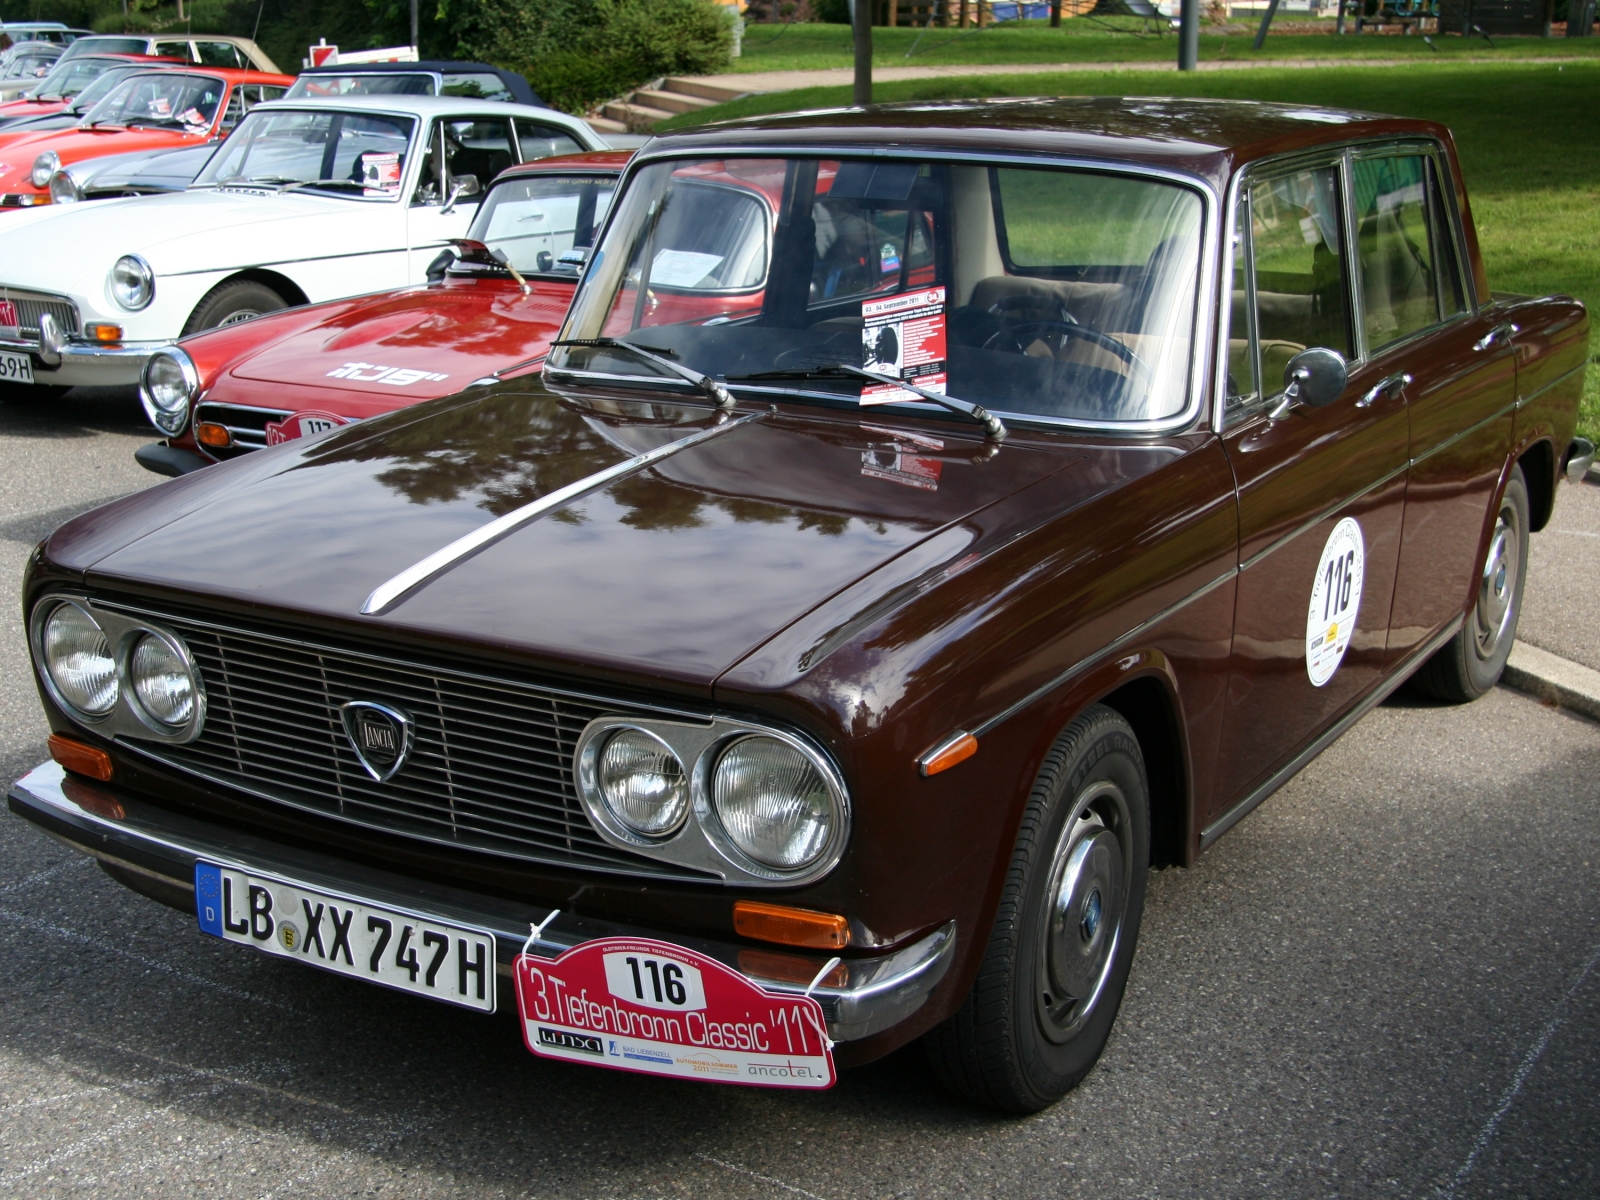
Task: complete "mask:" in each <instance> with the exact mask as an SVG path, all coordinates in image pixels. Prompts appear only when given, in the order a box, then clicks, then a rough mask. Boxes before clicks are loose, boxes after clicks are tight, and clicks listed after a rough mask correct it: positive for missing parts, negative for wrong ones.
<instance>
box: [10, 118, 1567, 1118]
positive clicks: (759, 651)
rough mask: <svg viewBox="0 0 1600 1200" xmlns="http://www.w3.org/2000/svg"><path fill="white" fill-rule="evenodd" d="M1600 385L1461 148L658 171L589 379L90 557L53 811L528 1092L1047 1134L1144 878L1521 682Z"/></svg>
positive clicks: (213, 506)
mask: <svg viewBox="0 0 1600 1200" xmlns="http://www.w3.org/2000/svg"><path fill="white" fill-rule="evenodd" d="M531 232H536V231H531ZM563 343H564V344H563ZM1587 344H1588V318H1587V316H1586V314H1585V312H1584V310H1583V307H1582V306H1581V305H1580V304H1578V303H1577V302H1576V301H1574V300H1572V299H1570V298H1568V297H1561V296H1557V297H1547V298H1544V299H1533V298H1528V297H1521V296H1507V295H1502V294H1499V293H1494V292H1491V291H1490V288H1489V281H1488V279H1487V278H1486V277H1485V274H1484V270H1483V266H1482V262H1481V259H1480V256H1479V252H1478V244H1477V239H1476V235H1475V233H1474V230H1473V223H1472V215H1471V211H1470V208H1469V206H1468V204H1467V197H1466V192H1465V189H1464V185H1463V182H1462V178H1461V173H1460V169H1459V167H1458V165H1457V162H1456V157H1455V152H1454V148H1453V145H1452V142H1451V139H1450V135H1449V132H1448V131H1447V130H1446V129H1444V128H1442V127H1440V126H1437V125H1432V124H1428V123H1424V122H1419V121H1411V120H1397V119H1391V118H1385V117H1377V116H1370V115H1364V114H1359V113H1349V112H1336V111H1327V110H1320V109H1306V108H1294V107H1284V106H1274V105H1264V104H1245V103H1228V102H1206V101H1172V100H1151V99H1082V100H1017V101H1006V102H993V103H948V104H923V105H908V106H899V107H886V108H879V109H868V110H865V111H854V110H852V111H846V112H834V113H824V114H800V115H798V116H793V117H784V118H773V119H767V120H757V121H750V122H744V123H737V124H729V125H720V126H710V127H706V128H704V129H701V130H699V131H696V132H691V133H686V134H681V135H674V136H671V137H665V138H661V139H658V140H657V141H655V142H653V143H652V144H651V145H650V146H649V147H648V148H646V149H645V150H644V151H642V152H641V153H640V154H639V156H638V157H637V158H636V159H635V160H634V161H633V163H632V165H631V166H630V168H629V170H628V173H627V175H626V176H625V179H624V183H623V184H622V187H621V190H620V191H619V193H618V198H617V200H616V202H615V204H614V206H613V209H612V212H611V215H610V217H609V219H608V225H607V227H606V230H605V232H604V234H603V235H602V237H601V239H600V241H599V244H598V248H597V250H596V252H595V253H594V255H593V256H592V259H591V261H590V263H589V265H588V267H587V272H586V275H585V277H584V280H583V283H582V284H581V286H580V288H579V290H578V293H577V295H576V297H575V299H574V302H573V306H572V308H571V310H570V312H569V314H568V316H567V321H566V325H565V328H564V330H563V333H562V342H558V343H557V346H556V349H555V350H554V351H553V353H552V354H551V356H550V359H549V362H548V364H547V366H546V368H545V370H544V374H543V378H542V380H532V379H518V380H514V381H510V382H505V383H496V384H486V385H485V386H480V387H474V388H471V389H469V390H468V391H466V392H463V393H461V394H459V395H456V396H451V397H447V398H444V399H440V400H436V401H430V402H428V403H426V404H422V405H418V406H416V407H413V408H408V409H405V410H402V411H400V412H396V413H392V414H389V415H387V416H382V417H376V418H373V419H371V420H368V421H364V422H360V423H358V424H354V425H350V426H347V427H344V428H341V429H337V430H334V431H332V432H331V433H329V434H327V435H325V436H321V437H315V438H311V439H307V440H301V441H297V442H294V443H291V444H289V445H285V446H282V447H279V448H276V449H273V450H268V451H264V452H261V453H258V454H254V455H251V456H249V457H248V458H245V459H241V460H238V461H235V462H231V463H227V464H224V465H222V466H219V467H214V468H212V469H210V470H208V471H204V472H200V473H197V474H195V475H190V476H187V477H184V478H182V479H178V480H174V481H172V482H169V483H166V484H164V485H162V486H159V487H156V488H152V489H151V490H149V491H146V492H142V493H140V494H138V495H135V496H131V497H128V498H126V499H124V500H120V501H117V502H116V503H114V504H111V505H108V506H106V507H104V508H101V509H99V510H97V511H95V512H92V513H89V514H87V515H85V516H82V517H79V518H78V519H76V520H74V521H72V522H70V523H68V524H67V525H65V526H63V527H62V528H61V529H59V530H57V531H56V532H55V533H54V534H53V535H51V537H49V538H48V539H46V541H45V542H44V543H43V544H42V545H41V546H40V547H39V549H38V551H37V552H36V553H35V555H34V557H33V560H32V562H31V565H30V569H29V572H28V577H27V582H26V585H25V595H24V605H25V610H26V618H27V621H28V626H29V630H30V636H31V643H30V644H31V648H32V652H33V655H34V658H35V662H36V664H37V668H38V679H39V684H40V690H41V695H42V697H43V701H44V705H45V708H46V710H47V712H48V715H49V719H50V723H51V726H52V728H53V729H54V730H55V734H54V736H53V737H52V739H51V750H52V755H53V757H54V762H51V763H48V764H45V765H43V766H41V767H39V768H37V769H36V770H35V771H33V772H32V773H31V774H29V775H28V776H27V777H26V778H24V779H23V780H21V781H20V782H19V783H18V784H16V786H15V787H14V788H13V789H12V792H11V808H12V810H13V811H14V812H15V813H17V814H18V815H20V816H22V817H23V818H25V819H27V820H29V821H32V822H34V823H36V824H37V825H39V826H40V827H41V828H43V829H45V830H47V831H49V832H50V833H53V834H55V835H57V836H58V837H60V838H63V839H65V840H66V841H68V842H70V843H72V844H74V845H77V846H79V847H81V848H82V849H84V850H85V851H87V852H88V853H90V854H92V855H94V856H96V857H97V858H98V859H99V860H100V862H101V864H102V865H103V866H104V867H105V869H106V870H107V871H108V872H109V873H110V874H112V875H113V876H114V877H115V878H117V879H119V880H121V881H122V882H123V883H125V884H127V885H128V886H129V887H131V888H133V889H135V890H137V891H140V892H143V893H145V894H147V895H149V896H152V897H155V898H156V899H159V900H163V901H165V902H167V903H169V904H172V905H174V906H176V907H178V908H181V909H183V910H185V911H189V912H193V913H194V914H195V915H196V919H197V922H198V925H199V929H200V931H201V932H202V933H204V934H208V935H210V936H214V937H218V938H223V939H226V940H229V941H233V942H236V943H239V944H243V945H250V946H254V947H256V948H257V949H258V950H260V951H262V952H265V953H270V954H273V955H277V956H279V957H288V958H294V959H297V960H299V961H302V962H306V963H310V964H313V965H316V966H319V967H323V968H325V969H328V970H332V971H337V972H340V973H342V974H344V975H347V976H351V977H353V978H358V979H364V980H367V981H370V982H374V983H377V984H380V985H383V986H388V987H392V988H398V989H401V990H403V991H407V992H411V993H415V994H417V995H420V996H427V997H432V998H434V999H436V1000H440V1001H443V1002H447V1003H452V1004H459V1005H465V1006H467V1007H469V1008H474V1009H478V1010H481V1011H486V1012H487V1011H493V1010H495V1009H496V1008H497V1007H499V1006H510V1005H512V1004H515V1005H516V1007H517V1011H518V1015H519V1026H520V1029H521V1032H522V1034H523V1038H524V1041H525V1043H526V1045H527V1048H528V1049H529V1050H530V1051H532V1052H533V1053H534V1054H536V1055H539V1056H541V1057H546V1058H552V1059H556V1060H562V1061H575V1062H584V1063H592V1064H595V1065H601V1066H609V1067H614V1068H618V1069H624V1070H632V1071H641V1072H647V1073H654V1074H659V1075H667V1076H678V1077H683V1078H687V1079H698V1080H707V1081H728V1082H741V1083H746V1084H753V1085H763V1086H793V1087H826V1086H829V1085H831V1084H832V1083H833V1082H834V1080H835V1078H836V1069H837V1067H840V1066H849V1065H852V1064H856V1063H862V1062H865V1061H868V1060H870V1059H873V1058H875V1057H878V1056H880V1055H883V1054H885V1053H887V1052H889V1051H891V1050H893V1049H895V1048H896V1047H899V1046H901V1045H904V1044H905V1043H907V1042H909V1041H911V1040H913V1039H918V1038H920V1039H922V1041H923V1043H924V1044H925V1046H926V1048H927V1050H928V1052H929V1055H930V1057H931V1059H932V1061H933V1063H934V1065H935V1068H936V1070H937V1072H938V1074H939V1075H940V1076H941V1078H943V1079H944V1080H945V1081H946V1082H947V1083H948V1084H949V1085H950V1086H951V1087H952V1088H954V1089H955V1090H956V1091H958V1092H959V1093H961V1094H963V1095H966V1096H968V1097H971V1098H972V1099H974V1100H976V1101H978V1102H981V1103H984V1104H988V1105H991V1106H996V1107H999V1108H1001V1109H1006V1110H1010V1111H1031V1110H1035V1109H1038V1108H1041V1107H1043V1106H1045V1105H1048V1104H1050V1103H1051V1102H1052V1101H1054V1100H1055V1099H1057V1098H1058V1097H1060V1096H1061V1095H1062V1094H1063V1093H1064V1092H1065V1091H1067V1090H1068V1089H1069V1088H1071V1087H1072V1086H1073V1085H1074V1084H1075V1083H1077V1082H1078V1081H1079V1080H1080V1079H1082V1078H1083V1077H1084V1075H1085V1074H1086V1073H1087V1072H1088V1071H1089V1070H1090V1068H1091V1067H1092V1066H1093V1064H1094V1062H1095V1060H1096V1058H1097V1057H1098V1055H1099V1054H1100V1051H1101V1049H1102V1047H1103V1046H1104V1045H1105V1042H1106V1037H1107V1035H1108V1033H1109V1031H1110V1028H1111V1025H1112V1022H1113V1020H1114V1019H1115V1016H1116V1012H1117V1008H1118V1005H1119V1003H1120V1001H1121V998H1122V993H1123V988H1124V984H1125V981H1126V979H1127V976H1128V970H1129V966H1130V964H1131V962H1132V960H1133V955H1134V948H1135V945H1136V943H1137V940H1138V934H1139V925H1140V919H1141V916H1142V911H1143V901H1144V891H1145V881H1146V873H1147V871H1148V869H1149V867H1150V866H1151V865H1152V864H1177V865H1186V864H1189V863H1192V862H1193V861H1194V860H1195V858H1196V857H1197V856H1198V855H1199V854H1200V853H1201V852H1202V851H1204V850H1205V849H1206V848H1207V847H1208V846H1210V845H1211V844H1212V843H1213V842H1214V841H1215V840H1216V839H1217V838H1219V837H1221V836H1222V835H1223V834H1224V833H1226V832H1227V831H1228V830H1229V829H1230V828H1232V827H1233V826H1234V825H1235V824H1236V823H1237V822H1238V821H1239V820H1240V819H1241V818H1243V817H1244V816H1245V815H1246V814H1248V813H1249V812H1250V811H1251V810H1252V809H1254V808H1255V807H1256V806H1257V805H1259V804H1260V803H1261V802H1262V801H1263V800H1264V799H1266V798H1267V797H1268V796H1270V795H1271V794H1272V792H1273V791H1274V790H1275V789H1276V788H1278V787H1279V786H1281V785H1282V784H1283V783H1284V781H1285V780H1287V779H1289V778H1290V777H1291V776H1292V775H1293V774H1294V773H1295V772H1296V771H1298V770H1299V769H1300V768H1301V767H1302V766H1304V765H1305V764H1306V763H1307V762H1309V761H1310V760H1311V759H1312V758H1313V757H1314V756H1315V755H1316V754H1318V753H1319V752H1320V751H1321V750H1322V749H1324V748H1325V747H1326V746H1327V745H1328V744H1329V743H1330V742H1331V741H1332V740H1333V739H1334V738H1336V737H1338V736H1339V734H1340V733H1342V732H1343V731H1344V730H1346V729H1348V728H1349V727H1350V725H1351V724H1352V723H1353V722H1355V721H1357V720H1358V719H1359V718H1360V717H1361V716H1362V714H1363V713H1365V712H1366V711H1367V710H1368V709H1370V708H1371V707H1372V706H1373V705H1375V704H1377V703H1378V702H1379V701H1380V700H1382V699H1383V698H1384V697H1385V696H1386V695H1388V694H1389V693H1390V692H1392V691H1393V690H1394V689H1395V688H1397V687H1398V686H1400V685H1401V684H1402V683H1403V682H1405V681H1406V680H1407V679H1410V680H1412V681H1413V683H1414V685H1415V686H1418V687H1421V688H1422V689H1424V690H1425V691H1427V692H1429V693H1430V694H1432V695H1435V696H1438V697H1442V698H1445V699H1447V700H1452V701H1463V702H1464V701H1470V700H1472V699H1473V698H1475V697H1477V696H1479V695H1482V694H1483V693H1484V692H1485V691H1486V690H1487V689H1488V688H1490V687H1492V686H1493V685H1494V683H1495V681H1496V680H1497V679H1498V678H1499V676H1500V672H1501V670H1502V668H1503V667H1504V665H1505V662H1506V657H1507V655H1508V653H1509V652H1510V648H1511V644H1512V640H1513V638H1514V636H1515V634H1516V626H1517V616H1518V609H1519V605H1520V600H1521V596H1522V588H1523V583H1524V579H1525V573H1526V564H1527V561H1528V538H1529V534H1530V533H1531V532H1532V531H1535V530H1538V529H1539V528H1541V527H1543V526H1544V525H1545V524H1546V523H1547V522H1548V521H1549V519H1550V515H1551V510H1552V506H1553V505H1554V503H1555V497H1556V492H1557V489H1558V487H1559V486H1560V484H1561V482H1562V480H1564V479H1566V478H1569V477H1575V476H1576V474H1577V473H1578V472H1581V471H1582V470H1583V469H1584V468H1585V467H1586V466H1587V465H1588V463H1589V461H1590V460H1591V459H1592V458H1593V455H1594V450H1593V447H1592V446H1590V445H1589V444H1588V443H1587V442H1585V441H1583V440H1582V439H1579V438H1576V437H1575V436H1574V425H1575V413H1576V407H1577V402H1578V396H1579V392H1580V388H1581V386H1582V371H1583V364H1584V358H1585V354H1586V348H1587ZM152 986H156V985H152Z"/></svg>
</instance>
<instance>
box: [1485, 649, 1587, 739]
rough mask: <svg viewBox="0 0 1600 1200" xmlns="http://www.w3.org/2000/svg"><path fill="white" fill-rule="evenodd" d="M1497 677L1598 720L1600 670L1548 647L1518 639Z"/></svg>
mask: <svg viewBox="0 0 1600 1200" xmlns="http://www.w3.org/2000/svg"><path fill="white" fill-rule="evenodd" d="M1500 681H1501V682H1502V683H1504V684H1505V685H1506V686H1507V687H1511V688H1515V689H1516V690H1517V691H1519V692H1527V693H1528V694H1529V695H1532V696H1537V697H1539V699H1541V700H1547V701H1550V702H1551V703H1554V704H1559V705H1560V706H1561V707H1562V708H1566V709H1570V710H1572V711H1573V712H1576V713H1582V714H1583V715H1584V716H1586V717H1589V718H1590V719H1591V720H1595V721H1600V671H1595V670H1591V669H1590V668H1589V667H1586V666H1583V665H1582V664H1581V663H1575V662H1571V661H1569V660H1568V659H1565V658H1562V657H1561V656H1560V655H1558V654H1551V653H1550V652H1549V651H1548V650H1541V649H1539V647H1537V646H1530V645H1529V644H1528V643H1527V642H1518V643H1516V645H1514V646H1512V647H1511V658H1510V659H1509V660H1508V661H1507V662H1506V669H1505V674H1504V675H1502V676H1501V677H1500Z"/></svg>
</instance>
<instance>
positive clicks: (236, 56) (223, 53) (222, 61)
mask: <svg viewBox="0 0 1600 1200" xmlns="http://www.w3.org/2000/svg"><path fill="white" fill-rule="evenodd" d="M194 48H195V51H196V52H197V54H198V56H199V59H200V61H201V62H203V63H204V64H205V65H206V66H208V67H242V68H245V69H248V68H249V66H250V61H249V60H248V59H247V58H245V56H244V53H243V52H242V51H241V50H240V49H239V47H237V46H235V45H234V44H233V43H232V42H196V43H195V44H194Z"/></svg>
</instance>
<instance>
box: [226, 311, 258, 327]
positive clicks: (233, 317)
mask: <svg viewBox="0 0 1600 1200" xmlns="http://www.w3.org/2000/svg"><path fill="white" fill-rule="evenodd" d="M260 315H261V313H260V312H259V311H257V310H256V309H253V308H241V309H240V310H239V311H238V312H233V313H229V314H228V315H227V316H225V317H223V318H222V320H221V321H219V322H217V328H218V329H223V328H226V327H227V326H229V325H237V324H239V323H240V322H241V321H253V320H255V319H256V318H257V317H259V316H260Z"/></svg>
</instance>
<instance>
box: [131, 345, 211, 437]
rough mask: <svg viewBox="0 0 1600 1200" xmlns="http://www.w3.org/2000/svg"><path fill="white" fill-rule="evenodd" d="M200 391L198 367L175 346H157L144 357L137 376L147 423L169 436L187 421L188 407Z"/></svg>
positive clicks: (172, 435) (178, 431)
mask: <svg viewBox="0 0 1600 1200" xmlns="http://www.w3.org/2000/svg"><path fill="white" fill-rule="evenodd" d="M199 391H200V371H199V369H198V368H197V367H196V366H195V365H194V359H192V358H190V357H189V356H188V355H187V354H185V353H184V352H183V351H182V350H180V349H179V348H178V347H176V346H170V347H168V348H167V349H165V350H158V351H156V352H155V353H154V354H152V355H151V356H150V357H149V358H148V359H146V360H145V364H144V371H143V372H142V373H141V374H140V376H139V402H140V403H141V404H143V405H144V411H145V415H146V416H147V417H149V418H150V423H151V424H152V425H154V426H155V427H156V428H157V429H159V430H161V432H162V433H164V434H166V435H167V436H168V437H176V436H177V435H178V434H180V433H182V432H183V431H184V428H185V427H186V426H187V425H188V424H189V408H190V404H191V403H192V402H193V400H194V398H195V396H196V395H197V394H198V393H199Z"/></svg>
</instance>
